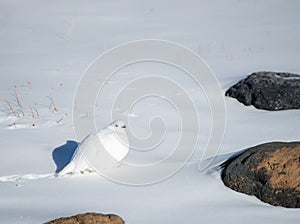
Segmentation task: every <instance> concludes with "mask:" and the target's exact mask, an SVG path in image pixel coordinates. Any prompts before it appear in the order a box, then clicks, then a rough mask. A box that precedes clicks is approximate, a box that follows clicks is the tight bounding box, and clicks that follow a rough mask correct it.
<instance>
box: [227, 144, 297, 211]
mask: <svg viewBox="0 0 300 224" xmlns="http://www.w3.org/2000/svg"><path fill="white" fill-rule="evenodd" d="M222 166H223V167H224V169H223V171H222V180H223V182H224V184H225V185H226V186H227V187H229V188H231V189H233V190H236V191H238V192H242V193H246V194H249V195H255V196H256V197H258V198H259V199H261V200H262V201H264V202H267V203H269V204H271V205H278V206H284V207H288V208H300V142H290V143H282V142H273V143H266V144H262V145H258V146H255V147H252V148H250V149H248V150H247V151H245V152H243V153H241V154H239V155H237V156H235V157H234V158H230V159H229V160H228V161H226V162H225V163H224V164H223V165H222Z"/></svg>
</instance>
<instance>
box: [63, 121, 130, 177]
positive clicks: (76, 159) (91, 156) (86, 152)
mask: <svg viewBox="0 0 300 224" xmlns="http://www.w3.org/2000/svg"><path fill="white" fill-rule="evenodd" d="M125 129H126V125H125V123H124V122H123V121H114V122H113V123H111V124H110V125H109V126H107V127H106V128H104V129H102V130H100V131H99V132H97V133H93V134H90V135H89V136H87V137H86V138H85V139H84V140H83V141H82V142H81V143H80V144H79V145H78V147H77V149H76V150H75V153H74V155H73V157H72V159H71V161H70V163H69V164H67V165H66V166H65V167H64V168H63V169H62V170H61V171H60V172H59V173H58V175H59V176H63V175H65V174H69V173H84V172H93V171H95V165H97V164H98V165H99V166H101V167H105V166H107V168H111V165H115V163H117V162H119V161H121V160H122V159H123V158H124V157H125V156H126V154H127V153H128V151H129V145H128V138H127V135H126V132H125ZM105 152H107V153H108V154H109V155H110V156H109V157H107V156H106V157H105ZM110 158H112V159H110ZM104 163H107V164H104Z"/></svg>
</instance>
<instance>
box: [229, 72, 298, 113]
mask: <svg viewBox="0 0 300 224" xmlns="http://www.w3.org/2000/svg"><path fill="white" fill-rule="evenodd" d="M225 95H226V96H230V97H233V98H236V99H237V100H238V101H240V102H241V103H243V104H244V105H246V106H249V105H253V106H254V107H256V108H258V109H264V110H271V111H274V110H288V109H300V76H299V75H296V74H290V73H276V72H256V73H253V74H251V75H250V76H248V77H247V78H246V79H244V80H241V81H239V82H238V83H237V84H235V85H234V86H232V87H231V88H230V89H228V90H227V92H226V93H225Z"/></svg>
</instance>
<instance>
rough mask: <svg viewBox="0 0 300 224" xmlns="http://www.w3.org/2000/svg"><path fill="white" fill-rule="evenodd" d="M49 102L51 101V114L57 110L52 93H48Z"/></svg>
mask: <svg viewBox="0 0 300 224" xmlns="http://www.w3.org/2000/svg"><path fill="white" fill-rule="evenodd" d="M50 101H51V105H52V106H53V112H57V111H58V109H57V107H56V105H55V103H54V99H53V95H52V93H50ZM51 105H50V108H51Z"/></svg>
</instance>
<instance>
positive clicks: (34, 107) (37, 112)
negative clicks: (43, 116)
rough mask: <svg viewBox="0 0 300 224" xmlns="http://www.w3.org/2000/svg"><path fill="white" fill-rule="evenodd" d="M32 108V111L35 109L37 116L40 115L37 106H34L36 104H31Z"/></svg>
mask: <svg viewBox="0 0 300 224" xmlns="http://www.w3.org/2000/svg"><path fill="white" fill-rule="evenodd" d="M33 109H34V111H35V113H36V115H37V117H39V116H40V113H39V111H38V109H37V107H36V106H33Z"/></svg>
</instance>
